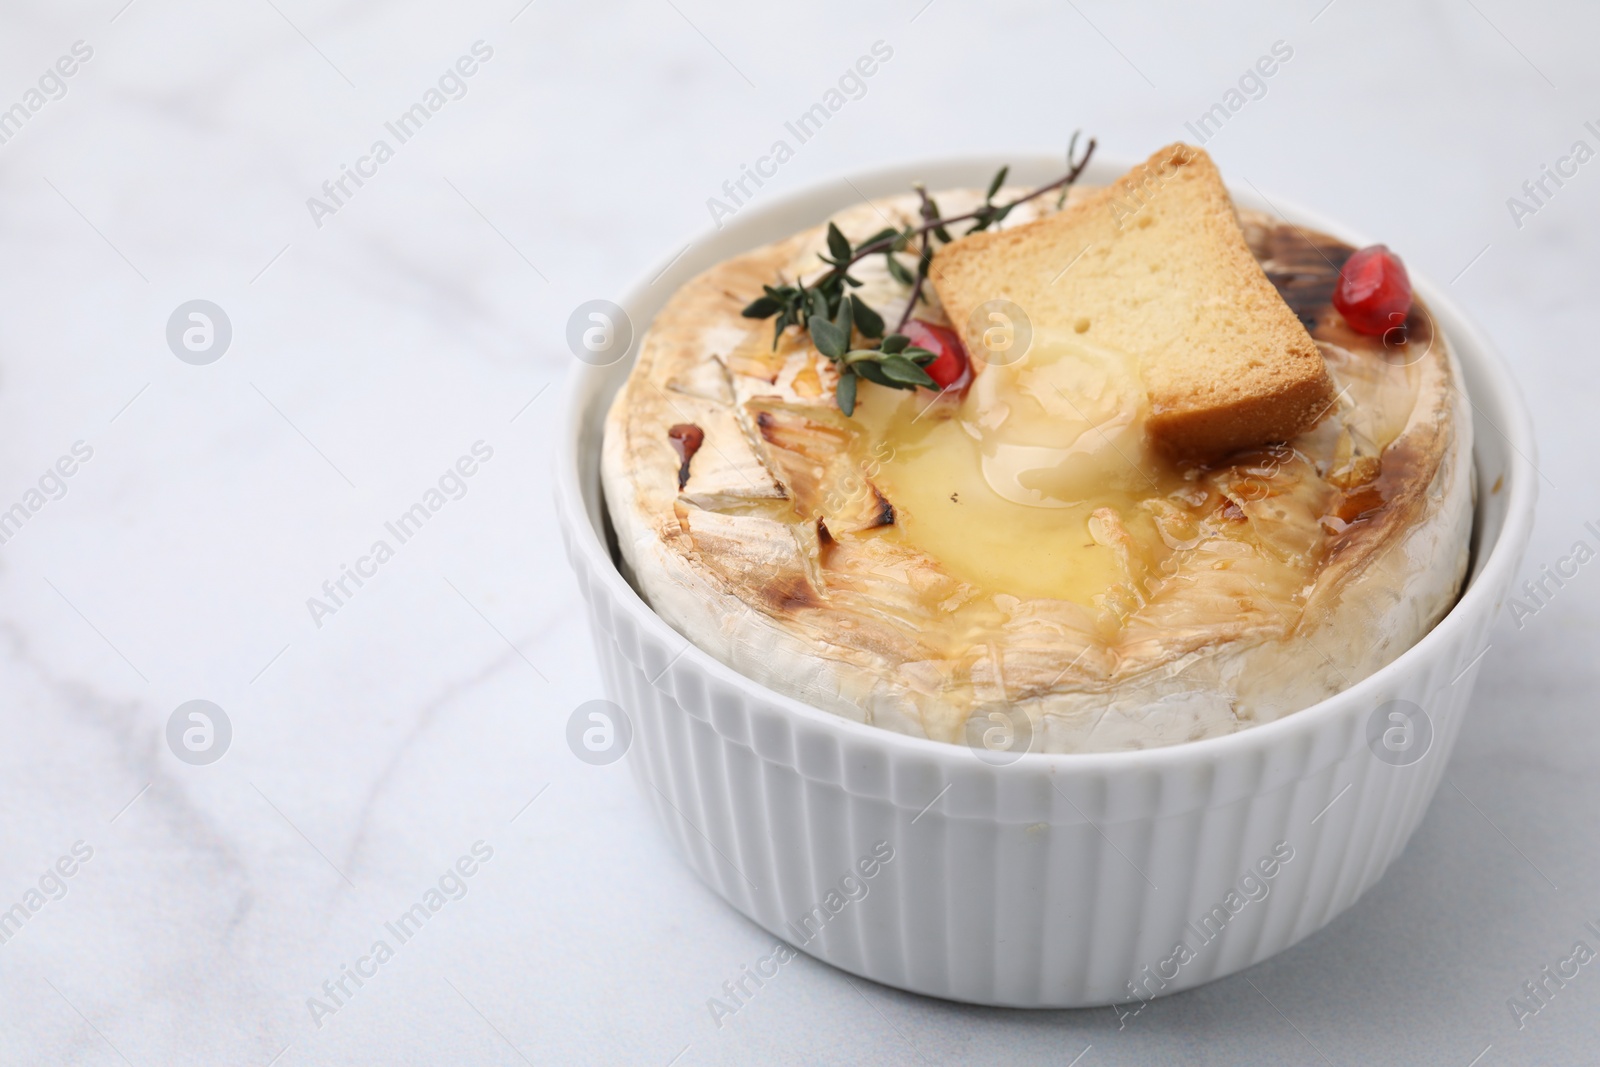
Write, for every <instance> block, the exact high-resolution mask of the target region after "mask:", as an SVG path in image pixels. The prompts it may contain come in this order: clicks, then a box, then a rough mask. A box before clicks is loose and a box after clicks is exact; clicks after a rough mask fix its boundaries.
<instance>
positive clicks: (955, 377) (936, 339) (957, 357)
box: [900, 319, 972, 389]
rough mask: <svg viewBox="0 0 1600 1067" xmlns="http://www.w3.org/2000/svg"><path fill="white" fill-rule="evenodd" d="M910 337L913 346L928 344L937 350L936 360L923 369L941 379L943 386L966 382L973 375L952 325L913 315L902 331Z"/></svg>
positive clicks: (933, 350) (947, 386)
mask: <svg viewBox="0 0 1600 1067" xmlns="http://www.w3.org/2000/svg"><path fill="white" fill-rule="evenodd" d="M900 332H901V333H903V334H905V335H906V337H908V338H910V340H911V343H912V345H913V346H915V347H917V348H925V349H927V350H928V351H929V352H932V353H933V354H934V357H935V358H934V361H933V362H932V363H929V364H928V365H927V366H926V367H923V368H922V369H923V370H925V371H927V372H928V377H930V378H932V379H933V380H934V381H935V382H937V383H938V385H939V388H940V389H949V388H950V387H951V386H965V385H966V384H967V379H970V378H971V369H972V368H971V364H970V363H969V362H968V361H967V350H966V348H964V347H963V346H962V344H961V338H959V337H957V336H956V332H955V331H954V330H952V329H950V328H949V327H948V326H935V325H934V324H933V323H931V322H923V321H922V320H921V319H912V320H911V321H910V322H908V323H906V324H905V328H904V329H902V330H901V331H900Z"/></svg>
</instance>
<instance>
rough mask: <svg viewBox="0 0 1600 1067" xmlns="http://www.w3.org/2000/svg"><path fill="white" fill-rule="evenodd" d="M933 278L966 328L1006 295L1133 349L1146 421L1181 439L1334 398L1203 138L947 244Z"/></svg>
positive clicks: (1222, 432) (1172, 448) (1210, 451)
mask: <svg viewBox="0 0 1600 1067" xmlns="http://www.w3.org/2000/svg"><path fill="white" fill-rule="evenodd" d="M931 278H932V281H933V285H934V288H935V290H936V291H937V292H938V294H939V299H940V301H941V302H942V303H943V305H944V308H945V312H946V313H947V314H948V315H949V317H950V321H951V322H952V323H953V324H954V325H955V327H956V328H957V329H958V330H960V331H962V332H963V334H967V333H969V332H970V331H969V320H970V317H971V315H972V312H973V309H975V308H977V307H978V306H979V305H980V304H982V303H984V302H985V301H988V300H994V299H1005V300H1010V301H1012V302H1013V303H1015V304H1017V305H1018V306H1019V307H1021V308H1022V310H1023V311H1024V312H1025V313H1026V314H1027V316H1028V318H1029V319H1030V320H1031V322H1032V325H1033V329H1034V330H1035V331H1036V332H1038V331H1040V330H1056V331H1066V330H1075V331H1076V332H1077V333H1079V334H1083V335H1085V336H1084V340H1086V341H1090V342H1093V343H1096V344H1100V345H1106V346H1109V347H1112V348H1116V349H1120V350H1122V351H1124V352H1127V353H1129V354H1130V355H1133V356H1135V357H1137V358H1138V360H1139V365H1140V371H1141V374H1142V375H1143V378H1144V384H1145V388H1146V390H1147V392H1148V394H1149V399H1150V414H1149V418H1148V421H1147V422H1146V427H1147V430H1148V432H1149V433H1150V435H1151V437H1152V438H1154V439H1155V441H1156V442H1157V443H1158V444H1160V445H1161V446H1162V447H1164V448H1165V449H1166V450H1167V451H1169V452H1172V453H1175V454H1179V455H1185V456H1195V457H1202V458H1205V457H1214V456H1220V455H1223V454H1225V453H1228V452H1232V451H1234V450H1236V449H1240V448H1247V447H1250V446H1254V445H1262V444H1266V443H1268V442H1271V441H1285V440H1288V439H1290V438H1292V437H1295V436H1296V435H1298V434H1300V433H1303V432H1304V431H1306V430H1308V429H1310V428H1311V427H1312V426H1314V425H1315V424H1316V423H1317V422H1318V420H1319V419H1321V417H1322V416H1323V415H1324V414H1325V413H1326V412H1327V411H1328V410H1329V408H1330V407H1331V406H1332V403H1333V399H1334V393H1333V385H1332V382H1331V380H1330V379H1329V377H1328V370H1327V367H1326V366H1325V365H1324V364H1323V360H1322V354H1321V352H1319V351H1318V350H1317V346H1316V343H1315V342H1314V341H1312V339H1311V335H1310V334H1308V333H1307V332H1306V329H1305V327H1304V326H1303V325H1302V324H1301V323H1300V320H1299V319H1297V318H1296V317H1295V315H1294V312H1292V311H1291V310H1290V309H1289V306H1288V305H1287V304H1285V303H1284V301H1283V298H1282V297H1280V296H1279V295H1278V292H1277V290H1276V289H1274V288H1273V286H1272V283H1271V282H1270V281H1268V280H1267V276H1266V275H1265V274H1264V273H1262V270H1261V267H1260V266H1259V265H1258V264H1257V262H1256V260H1255V257H1254V256H1252V255H1251V254H1250V249H1249V247H1248V246H1247V245H1246V244H1245V239H1244V234H1243V233H1242V232H1241V231H1240V229H1239V221H1238V218H1237V217H1236V216H1235V215H1234V210H1233V202H1232V201H1231V200H1230V199H1229V197H1228V190H1227V188H1226V187H1225V186H1224V185H1223V184H1222V178H1221V176H1220V175H1218V173H1217V168H1216V166H1215V165H1214V164H1213V163H1212V162H1211V157H1210V156H1208V155H1207V154H1206V153H1205V152H1204V151H1202V150H1201V149H1199V148H1194V147H1191V146H1189V145H1184V144H1173V145H1169V146H1167V147H1166V148H1163V149H1162V150H1161V151H1159V152H1157V153H1156V154H1155V155H1153V156H1151V157H1150V158H1149V159H1148V160H1147V161H1146V162H1144V163H1142V164H1140V165H1139V166H1137V167H1135V168H1134V169H1133V170H1131V171H1129V172H1128V173H1127V174H1125V175H1124V176H1123V177H1121V178H1119V179H1118V180H1117V181H1116V182H1115V183H1113V184H1112V185H1110V186H1107V187H1106V188H1104V189H1101V190H1098V191H1096V192H1095V193H1093V194H1092V195H1090V196H1088V197H1086V198H1085V199H1083V200H1080V201H1079V202H1077V203H1075V204H1072V205H1070V206H1069V207H1067V208H1066V209H1065V210H1063V211H1061V212H1058V213H1057V214H1054V215H1050V216H1047V217H1045V218H1042V219H1039V220H1037V221H1035V222H1031V223H1027V224H1026V225H1022V226H1018V227H1015V228H1013V229H1010V230H1001V231H998V232H987V233H979V234H974V235H973V236H971V237H966V238H961V239H959V240H957V241H955V242H953V243H951V244H949V245H946V246H945V247H944V248H943V249H941V250H940V251H939V252H938V254H937V256H936V257H935V260H934V264H933V270H932V273H931ZM966 340H967V344H968V348H969V350H973V351H977V352H979V353H980V354H981V351H982V350H981V348H980V347H979V346H977V345H975V344H974V342H975V341H977V340H978V338H977V337H975V336H968V337H967V338H966Z"/></svg>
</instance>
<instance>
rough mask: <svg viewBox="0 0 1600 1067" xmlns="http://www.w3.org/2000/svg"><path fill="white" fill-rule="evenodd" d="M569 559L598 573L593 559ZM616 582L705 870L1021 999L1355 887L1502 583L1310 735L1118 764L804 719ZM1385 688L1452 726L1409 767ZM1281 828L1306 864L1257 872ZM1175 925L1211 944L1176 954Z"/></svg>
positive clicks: (615, 605)
mask: <svg viewBox="0 0 1600 1067" xmlns="http://www.w3.org/2000/svg"><path fill="white" fill-rule="evenodd" d="M574 564H575V565H576V566H577V567H578V568H579V570H580V572H582V571H584V569H585V567H586V564H585V563H584V562H583V561H582V560H581V559H580V558H577V556H576V554H575V558H574ZM597 577H598V576H597V575H594V574H592V573H589V574H584V575H583V577H582V579H581V584H582V587H583V589H584V591H585V594H586V596H587V598H588V604H589V612H590V620H591V623H592V628H593V630H594V632H595V635H596V644H597V647H598V649H599V652H600V660H601V664H602V668H603V673H604V677H605V683H606V688H607V692H608V694H609V695H610V697H611V699H613V700H615V701H616V702H617V703H618V704H619V705H621V706H622V707H623V708H624V709H625V710H626V711H627V713H628V714H629V716H630V717H631V719H632V722H633V730H634V739H633V744H632V748H631V750H630V751H629V754H628V756H627V759H628V762H629V764H630V766H631V769H632V773H633V775H634V778H635V780H636V781H637V783H638V785H639V789H640V791H641V793H642V794H643V795H644V797H645V799H646V800H647V801H648V802H649V803H650V805H651V807H652V808H653V809H654V811H655V812H656V816H657V818H658V819H659V820H660V823H661V825H662V828H663V830H664V831H665V832H666V834H667V836H668V838H669V839H670V840H671V841H672V842H673V843H674V844H675V845H676V847H677V849H678V851H679V852H680V853H681V854H682V856H683V857H684V859H685V860H686V861H687V862H688V864H689V865H690V867H692V868H693V869H694V871H695V872H696V873H697V874H698V875H699V877H700V878H701V879H703V880H704V881H705V882H706V884H707V885H709V886H711V887H712V888H713V889H715V890H716V891H717V892H718V893H719V894H721V895H722V896H723V897H724V898H725V899H727V900H728V902H729V903H731V904H732V905H733V906H734V907H736V908H738V909H739V910H740V911H741V912H743V913H744V914H746V915H748V916H749V917H750V918H751V919H752V920H754V921H755V922H757V923H759V924H760V925H761V926H763V927H765V928H766V929H767V930H769V931H771V932H772V933H773V934H774V935H775V936H776V937H779V938H782V939H783V940H785V941H787V942H789V943H790V944H792V945H794V946H796V947H797V948H801V949H803V950H804V951H806V952H807V953H809V954H811V955H813V956H815V957H817V958H818V959H822V960H825V961H826V962H828V963H831V964H833V965H835V966H838V967H840V968H843V969H844V970H847V971H850V972H852V973H854V974H858V975H862V976H864V977H867V978H871V979H873V980H875V981H880V982H883V983H886V984H888V985H892V986H897V987H900V988H904V989H909V990H913V991H915V992H918V993H924V994H928V995H932V996H938V997H947V998H952V999H957V1000H963V1001H971V1002H975V1003H982V1004H998V1005H1007V1006H1015V1007H1046V1006H1048V1007H1083V1006H1090V1005H1103V1004H1107V1003H1113V1002H1119V1001H1130V1000H1132V999H1134V998H1135V997H1138V998H1145V997H1149V996H1153V995H1165V994H1168V993H1173V992H1177V991H1179V990H1182V989H1187V988H1190V987H1192V986H1195V985H1198V984H1200V983H1202V982H1206V981H1210V980H1212V979H1214V978H1218V977H1221V976H1223V975H1227V974H1231V973H1233V972H1235V971H1238V970H1241V969H1243V968H1245V967H1248V966H1250V965H1252V964H1254V963H1257V962H1260V961H1261V960H1263V959H1266V958H1267V957H1269V956H1271V955H1273V954H1275V953H1277V952H1281V951H1282V950H1283V949H1285V948H1287V947H1289V946H1290V945H1293V944H1294V943H1295V942H1297V941H1299V940H1301V939H1302V938H1304V937H1306V936H1308V935H1309V934H1311V933H1313V932H1314V931H1316V930H1317V929H1319V928H1321V927H1322V926H1323V925H1325V924H1326V923H1328V922H1329V921H1330V920H1331V919H1333V918H1334V917H1335V916H1336V915H1338V914H1339V913H1340V912H1342V911H1344V910H1345V909H1346V908H1348V907H1349V906H1350V905H1351V904H1353V903H1354V902H1355V901H1356V899H1357V898H1358V897H1359V896H1360V895H1361V894H1362V893H1363V892H1364V891H1365V890H1366V889H1368V888H1369V887H1370V886H1371V885H1372V884H1373V883H1374V882H1376V881H1377V880H1378V878H1379V877H1381V876H1382V874H1383V872H1384V871H1385V869H1386V868H1387V867H1388V865H1389V864H1390V863H1391V862H1393V861H1394V859H1395V857H1397V856H1398V855H1399V854H1400V851H1401V850H1402V849H1403V848H1404V847H1405V844H1406V842H1407V840H1408V839H1409V838H1410V836H1411V834H1412V832H1413V831H1414V830H1415V829H1416V826H1417V823H1418V822H1419V821H1420V819H1421V817H1422V814H1423V812H1424V811H1425V810H1426V808H1427V804H1428V801H1429V800H1430V798H1431V797H1432V795H1433V793H1434V791H1435V790H1436V789H1437V788H1438V786H1439V783H1440V781H1441V778H1442V776H1443V772H1444V767H1445V764H1446V762H1447V760H1448V758H1449V755H1450V751H1451V749H1452V748H1453V746H1454V743H1455V739H1456V736H1457V734H1458V732H1459V727H1460V722H1461V718H1462V713H1463V711H1464V709H1465V706H1466V701H1467V696H1468V694H1469V693H1470V691H1471V688H1472V683H1473V681H1474V678H1475V675H1476V671H1477V666H1476V663H1475V662H1474V657H1475V656H1477V655H1478V654H1479V652H1480V651H1481V649H1482V647H1483V641H1484V638H1485V633H1486V631H1487V628H1488V625H1489V623H1490V621H1491V619H1492V608H1493V605H1495V604H1496V603H1498V601H1499V600H1500V599H1501V597H1502V596H1503V594H1504V590H1494V594H1495V595H1494V596H1492V597H1483V598H1480V599H1479V600H1478V604H1479V605H1483V606H1487V610H1484V609H1480V613H1481V617H1480V618H1476V619H1473V620H1471V624H1470V625H1466V626H1458V627H1456V628H1455V629H1454V630H1453V631H1452V632H1451V634H1450V636H1449V639H1448V640H1445V641H1436V642H1433V643H1431V645H1430V646H1429V648H1428V650H1427V654H1426V655H1424V656H1420V657H1417V658H1415V659H1414V660H1413V662H1412V663H1411V669H1410V670H1408V671H1406V672H1402V673H1399V674H1396V675H1395V676H1394V679H1393V682H1392V684H1391V686H1390V688H1388V689H1386V690H1384V691H1383V692H1382V693H1380V694H1378V695H1377V696H1376V697H1375V698H1374V700H1373V701H1371V702H1369V703H1366V704H1363V705H1359V706H1357V705H1352V706H1351V707H1349V708H1347V709H1345V710H1343V711H1342V712H1341V713H1340V714H1339V715H1337V716H1332V717H1329V718H1327V719H1326V720H1324V721H1323V722H1322V723H1321V724H1320V726H1319V727H1318V729H1317V730H1316V731H1315V732H1314V733H1304V734H1295V735H1286V736H1285V738H1284V740H1283V743H1282V744H1279V745H1276V746H1274V747H1271V748H1268V749H1262V748H1255V749H1245V750H1238V751H1232V752H1229V753H1227V754H1225V755H1223V756H1219V757H1218V758H1216V759H1213V760H1209V761H1191V762H1182V761H1173V762H1170V763H1168V764H1166V765H1164V766H1161V767H1157V768H1153V769H1148V770H1147V769H1142V768H1140V769H1133V770H1129V769H1123V770H1120V771H1118V772H1115V773H1108V772H1106V771H1105V770H1103V769H1088V770H1077V769H1074V768H1073V766H1072V765H1071V763H1070V762H1067V763H1063V762H1060V761H1054V762H1051V761H1033V760H1032V759H1028V758H1025V759H1024V760H1022V761H1021V762H1019V763H1016V764H1013V765H1010V766H1007V767H1003V768H994V767H990V766H988V765H986V764H984V763H982V762H980V761H979V760H978V759H977V758H976V757H971V758H964V759H961V760H958V761H954V762H952V761H951V760H950V759H949V758H948V757H934V756H930V755H929V754H927V752H926V750H924V749H913V748H906V747H904V746H886V745H885V746H880V745H875V744H873V743H871V739H870V738H868V739H863V738H861V737H860V736H858V735H856V734H841V733H839V732H834V731H829V730H828V729H827V728H826V727H825V726H823V725H821V724H819V723H816V722H812V721H808V720H801V719H796V718H794V717H792V716H790V715H788V714H786V713H785V712H784V710H783V709H781V708H778V707H776V706H774V705H772V704H770V703H767V702H766V701H764V700H762V699H761V698H760V696H759V694H758V693H755V692H750V691H747V690H745V689H743V688H741V687H740V686H739V685H737V684H733V683H730V682H729V681H728V680H727V679H726V678H724V677H721V676H719V675H718V674H716V673H714V672H711V671H707V670H704V669H702V668H701V666H700V665H699V660H700V657H699V656H698V654H692V655H685V654H684V653H685V649H684V646H683V639H682V638H681V637H678V636H677V635H675V634H673V635H671V639H668V638H666V637H663V636H661V635H660V634H659V633H656V632H652V631H650V630H648V629H646V628H644V627H641V626H640V625H638V623H637V621H636V620H635V619H634V617H633V616H632V615H631V614H630V612H629V611H628V610H627V606H626V605H623V604H621V603H619V602H617V601H616V600H615V598H614V595H613V594H612V593H611V592H610V591H609V587H608V585H607V583H605V582H602V581H598V580H595V579H596V578H597ZM1389 700H1407V701H1411V702H1413V703H1415V704H1418V705H1420V706H1421V707H1423V708H1424V709H1425V710H1426V712H1427V714H1428V716H1429V719H1430V721H1431V723H1432V727H1433V740H1432V745H1431V748H1430V749H1429V750H1428V752H1427V754H1426V755H1425V756H1423V757H1422V758H1421V759H1420V760H1418V761H1416V762H1414V763H1412V764H1410V765H1407V766H1391V765H1389V764H1386V763H1384V762H1382V761H1380V760H1379V759H1377V758H1376V757H1375V756H1374V755H1373V753H1372V752H1371V751H1370V750H1369V748H1368V745H1367V740H1366V729H1367V719H1368V717H1369V716H1370V714H1371V712H1372V710H1373V709H1374V708H1376V707H1377V706H1378V705H1379V704H1381V703H1383V702H1385V701H1389ZM962 754H963V755H965V753H962ZM1130 813H1132V814H1131V816H1130ZM880 842H882V843H885V844H886V845H887V846H888V847H889V848H892V849H893V851H894V858H893V859H892V860H891V861H889V862H887V863H884V864H881V867H880V869H879V871H878V872H877V873H876V875H875V876H874V877H871V878H866V877H863V876H862V872H861V871H860V870H859V869H858V864H859V862H860V861H861V860H862V859H863V858H864V857H867V856H869V855H870V854H871V853H872V851H873V849H874V847H875V846H878V844H879V843H880ZM1280 842H1281V843H1282V844H1283V845H1285V846H1287V847H1288V848H1291V849H1293V859H1292V860H1289V861H1288V862H1286V863H1282V864H1281V870H1280V871H1279V872H1278V873H1277V875H1276V877H1274V878H1272V879H1271V880H1270V881H1268V880H1265V879H1259V878H1258V880H1257V881H1256V882H1254V883H1246V884H1245V885H1244V887H1243V889H1241V887H1240V886H1241V877H1242V876H1244V875H1247V874H1250V873H1251V872H1252V871H1254V870H1256V868H1257V864H1258V863H1259V862H1260V861H1261V860H1262V859H1263V858H1265V857H1267V856H1268V855H1269V854H1270V853H1271V852H1272V850H1273V848H1274V846H1276V845H1279V843H1280ZM1260 886H1265V895H1264V896H1262V897H1260V899H1254V900H1248V899H1246V898H1247V897H1248V896H1254V895H1256V894H1259V893H1260V892H1261V889H1260V888H1259V887H1260ZM1230 890H1232V891H1234V892H1235V893H1236V894H1237V895H1236V896H1235V897H1234V898H1233V900H1232V902H1231V903H1232V904H1233V905H1234V907H1230V901H1229V900H1228V894H1229V892H1230ZM1246 890H1248V892H1246ZM830 894H832V896H831V897H830ZM1241 900H1244V901H1245V902H1244V903H1243V904H1242V905H1239V901H1241ZM1234 908H1236V909H1237V910H1234ZM1180 942H1182V943H1184V944H1186V945H1187V947H1188V949H1189V951H1190V952H1191V953H1192V956H1191V957H1190V958H1187V959H1182V958H1181V957H1180V956H1179V955H1176V954H1175V947H1176V946H1177V945H1178V944H1179V943H1180ZM1130 983H1131V985H1132V988H1131V990H1130Z"/></svg>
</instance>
